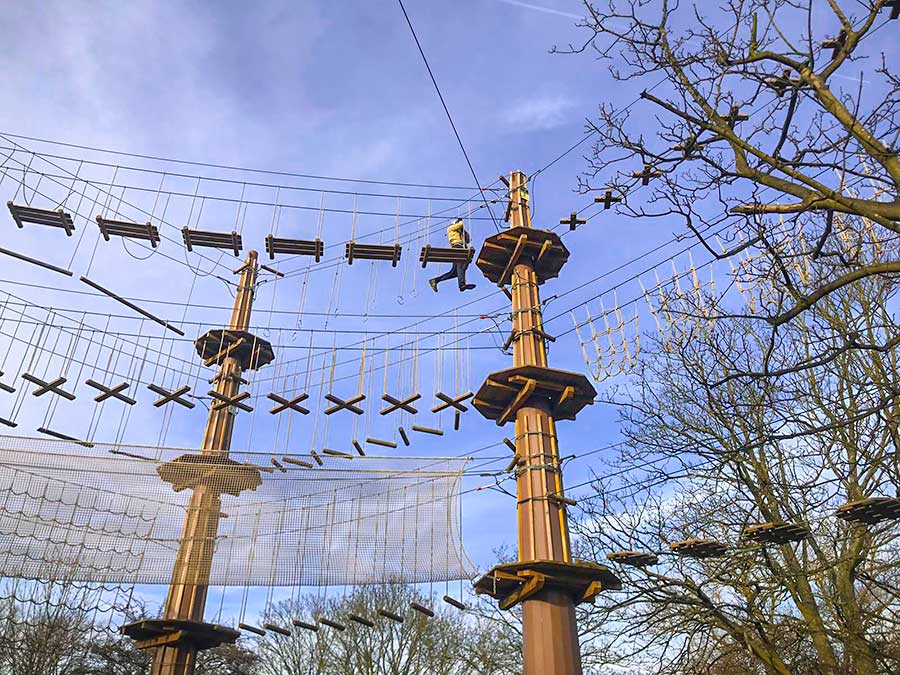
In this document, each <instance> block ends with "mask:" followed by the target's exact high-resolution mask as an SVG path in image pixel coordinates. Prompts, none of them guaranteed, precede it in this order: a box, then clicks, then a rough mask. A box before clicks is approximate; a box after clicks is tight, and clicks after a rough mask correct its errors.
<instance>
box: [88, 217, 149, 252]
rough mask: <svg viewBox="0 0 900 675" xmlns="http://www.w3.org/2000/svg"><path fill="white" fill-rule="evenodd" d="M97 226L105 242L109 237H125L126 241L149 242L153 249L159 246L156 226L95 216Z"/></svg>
mask: <svg viewBox="0 0 900 675" xmlns="http://www.w3.org/2000/svg"><path fill="white" fill-rule="evenodd" d="M97 226H98V227H99V228H100V234H102V235H103V239H104V240H105V241H109V238H110V236H114V237H125V238H127V239H143V240H145V241H149V242H150V245H151V246H152V247H153V248H156V246H157V245H158V244H159V229H157V227H156V225H151V224H150V222H149V221H148V222H146V223H131V222H128V221H125V220H110V219H108V218H104V217H103V216H97Z"/></svg>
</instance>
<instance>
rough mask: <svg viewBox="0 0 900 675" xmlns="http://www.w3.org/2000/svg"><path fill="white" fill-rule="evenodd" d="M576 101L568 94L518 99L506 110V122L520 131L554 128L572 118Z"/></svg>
mask: <svg viewBox="0 0 900 675" xmlns="http://www.w3.org/2000/svg"><path fill="white" fill-rule="evenodd" d="M574 107H575V102H574V101H573V100H572V99H570V98H569V97H567V96H564V95H561V94H555V95H543V96H541V95H537V96H535V97H532V98H528V99H523V100H520V101H517V102H515V103H513V104H512V106H510V108H509V109H507V110H506V111H505V114H504V116H505V120H504V121H505V122H506V124H508V125H509V126H510V127H512V128H514V129H516V130H518V131H540V130H544V129H553V128H554V127H558V126H560V125H562V124H565V123H566V122H568V121H569V120H570V117H571V115H570V112H571V110H572V109H573V108H574Z"/></svg>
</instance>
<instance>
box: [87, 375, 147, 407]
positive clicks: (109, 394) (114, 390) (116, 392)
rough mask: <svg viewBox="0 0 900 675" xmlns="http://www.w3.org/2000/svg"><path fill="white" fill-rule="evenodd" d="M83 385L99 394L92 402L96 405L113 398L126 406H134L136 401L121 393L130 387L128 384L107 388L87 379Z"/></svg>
mask: <svg viewBox="0 0 900 675" xmlns="http://www.w3.org/2000/svg"><path fill="white" fill-rule="evenodd" d="M84 383H85V384H86V385H88V386H89V387H93V388H94V389H96V390H97V391H99V392H100V393H99V394H98V395H97V396H95V397H94V400H95V401H96V402H97V403H103V401H105V400H106V399H108V398H114V399H116V400H119V401H122V402H123V403H127V404H128V405H134V404H135V403H137V401H136V400H134V399H133V398H131V397H130V396H126V395H125V394H123V393H122V392H123V391H125V390H126V389H128V387H130V386H131V385H130V384H129V383H128V382H122V383H121V384H117V385H116V386H115V387H107V386H106V385H104V384H100V383H99V382H97V381H95V380H92V379H90V378H89V379H87V380H85V381H84Z"/></svg>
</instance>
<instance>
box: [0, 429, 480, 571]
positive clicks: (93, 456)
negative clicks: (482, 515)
mask: <svg viewBox="0 0 900 675" xmlns="http://www.w3.org/2000/svg"><path fill="white" fill-rule="evenodd" d="M111 450H113V451H116V452H126V453H129V454H132V455H140V456H143V457H146V458H147V459H137V458H132V457H123V456H121V455H116V454H111V453H110V451H111ZM197 454H198V453H196V452H195V451H187V450H181V449H174V448H150V449H148V448H143V447H131V446H118V445H117V446H113V445H105V444H99V443H98V444H95V445H94V446H93V447H91V448H86V447H82V446H80V445H77V444H74V443H68V442H57V441H48V440H44V439H31V438H17V437H3V436H0V576H3V577H19V578H34V579H41V578H61V577H65V578H70V579H75V580H80V581H92V582H101V583H146V584H167V583H169V582H170V581H171V580H172V570H173V566H174V564H175V560H176V557H177V555H178V551H179V546H180V545H181V546H183V547H191V548H194V549H196V550H197V551H207V552H208V553H205V554H204V553H202V552H201V553H196V554H194V555H193V556H191V558H190V559H191V560H192V561H193V563H192V564H193V568H191V569H187V573H188V574H189V575H191V574H197V575H200V576H201V577H202V576H203V575H204V574H205V571H204V568H205V567H207V568H208V569H209V579H208V582H207V583H209V584H211V585H273V586H281V585H344V584H365V583H381V582H387V581H397V582H408V583H424V582H432V581H444V580H449V579H458V578H463V577H467V576H469V575H470V572H471V564H470V563H469V562H468V559H467V558H466V556H465V553H464V551H463V549H462V542H461V538H460V522H459V483H460V478H461V472H462V469H463V468H464V466H465V462H464V461H463V460H457V459H435V458H354V459H353V460H352V461H351V460H347V459H344V458H331V457H327V458H325V466H321V467H320V466H316V467H315V468H312V469H307V468H302V467H294V466H289V465H284V469H285V470H284V471H281V470H279V469H273V468H272V467H271V466H270V465H269V461H270V458H271V456H264V455H258V454H250V453H244V454H242V453H232V454H231V457H230V461H228V462H223V461H221V460H214V461H212V462H209V461H199V460H196V456H197ZM303 459H305V460H309V459H310V458H309V456H308V455H307V456H306V457H305V458H303ZM229 491H232V492H236V493H238V494H237V495H236V496H235V495H233V494H228V492H229ZM192 495H193V501H192ZM209 513H218V514H220V515H219V517H218V518H216V517H215V516H213V517H212V518H211V519H210V518H209V517H208V516H207V517H205V518H199V517H198V516H199V515H200V514H209ZM189 516H190V517H189ZM186 517H188V521H189V522H193V525H194V526H193V527H187V528H186V527H185V522H186ZM210 520H212V521H217V526H216V528H213V527H211V526H210ZM213 530H215V534H213ZM184 559H187V558H186V557H185V558H184Z"/></svg>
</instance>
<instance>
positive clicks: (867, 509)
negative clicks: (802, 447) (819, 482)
mask: <svg viewBox="0 0 900 675" xmlns="http://www.w3.org/2000/svg"><path fill="white" fill-rule="evenodd" d="M898 8H900V4H898ZM834 515H835V516H837V517H838V518H840V519H841V520H843V521H845V522H847V523H858V524H865V525H878V524H879V523H883V522H885V521H888V520H900V499H898V498H896V497H870V498H868V499H857V500H855V501H852V502H848V503H846V504H844V505H842V506H841V507H840V508H838V510H837V511H836V512H835V514H834Z"/></svg>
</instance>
